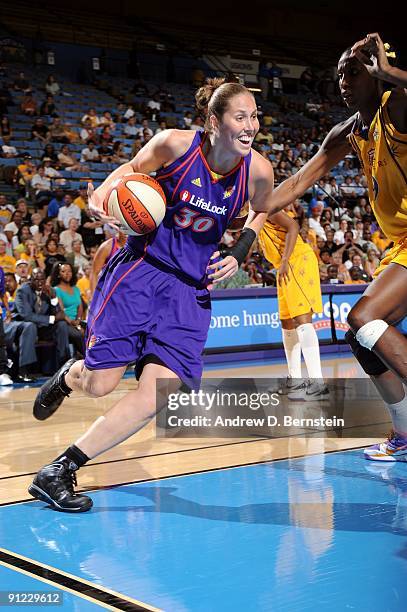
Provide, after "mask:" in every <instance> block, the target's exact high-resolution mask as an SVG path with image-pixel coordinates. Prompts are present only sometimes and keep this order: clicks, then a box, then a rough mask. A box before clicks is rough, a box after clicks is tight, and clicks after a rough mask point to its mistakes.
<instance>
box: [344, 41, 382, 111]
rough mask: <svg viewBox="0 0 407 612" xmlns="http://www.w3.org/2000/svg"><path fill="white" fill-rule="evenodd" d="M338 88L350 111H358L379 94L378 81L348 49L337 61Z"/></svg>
mask: <svg viewBox="0 0 407 612" xmlns="http://www.w3.org/2000/svg"><path fill="white" fill-rule="evenodd" d="M338 78H339V88H340V90H341V95H342V98H343V100H344V102H345V104H346V106H347V107H348V108H349V109H350V110H352V111H354V112H355V111H358V110H359V111H360V110H363V109H364V108H366V107H368V106H369V105H370V104H371V103H372V98H375V97H377V96H378V95H379V91H378V87H377V83H378V81H377V80H376V79H374V78H373V77H371V76H370V74H369V73H368V71H367V70H366V68H365V66H364V65H363V64H362V63H361V62H360V61H359V60H358V59H356V58H355V57H350V50H347V51H345V53H343V54H342V55H341V57H340V59H339V62H338Z"/></svg>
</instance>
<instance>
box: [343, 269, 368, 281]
mask: <svg viewBox="0 0 407 612" xmlns="http://www.w3.org/2000/svg"><path fill="white" fill-rule="evenodd" d="M349 277H350V278H349V280H346V281H345V285H364V284H365V283H367V280H368V279H367V275H366V274H365V273H364V272H363V270H362V269H361V268H360V267H359V266H351V268H350V269H349Z"/></svg>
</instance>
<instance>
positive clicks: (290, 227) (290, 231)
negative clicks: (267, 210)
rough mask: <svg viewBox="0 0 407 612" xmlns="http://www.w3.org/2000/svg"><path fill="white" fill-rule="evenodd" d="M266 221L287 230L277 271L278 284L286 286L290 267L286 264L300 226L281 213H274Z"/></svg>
mask: <svg viewBox="0 0 407 612" xmlns="http://www.w3.org/2000/svg"><path fill="white" fill-rule="evenodd" d="M268 220H269V221H271V223H275V224H276V225H279V226H280V227H282V228H284V229H285V230H287V233H286V236H285V241H284V250H283V254H282V256H281V263H280V266H279V268H278V270H277V272H278V275H277V279H278V284H279V285H282V284H283V283H285V284H287V283H288V281H289V280H290V266H289V263H288V262H289V259H290V257H291V255H292V252H293V250H294V247H295V243H296V242H297V236H298V234H299V231H300V226H299V225H298V223H297V222H296V221H294V219H292V218H291V217H290V216H289V215H287V214H286V213H285V212H283V211H281V212H278V213H274V215H269V217H268ZM265 240H267V236H266V237H265Z"/></svg>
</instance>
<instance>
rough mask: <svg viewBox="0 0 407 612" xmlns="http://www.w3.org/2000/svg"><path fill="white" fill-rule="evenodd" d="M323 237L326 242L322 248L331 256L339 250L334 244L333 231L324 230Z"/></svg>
mask: <svg viewBox="0 0 407 612" xmlns="http://www.w3.org/2000/svg"><path fill="white" fill-rule="evenodd" d="M325 236H326V240H325V247H324V248H325V249H326V250H328V251H329V254H330V255H332V253H335V251H337V250H338V249H339V246H338V245H337V244H335V242H334V236H335V232H334V230H333V229H327V230H325Z"/></svg>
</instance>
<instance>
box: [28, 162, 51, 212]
mask: <svg viewBox="0 0 407 612" xmlns="http://www.w3.org/2000/svg"><path fill="white" fill-rule="evenodd" d="M31 187H32V189H33V190H34V195H35V204H36V206H39V207H40V208H42V207H43V206H45V204H47V203H48V202H49V200H50V198H51V197H52V191H51V190H52V185H51V179H50V178H49V177H48V176H46V174H45V168H44V166H38V168H37V172H36V174H34V176H33V177H32V179H31Z"/></svg>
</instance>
